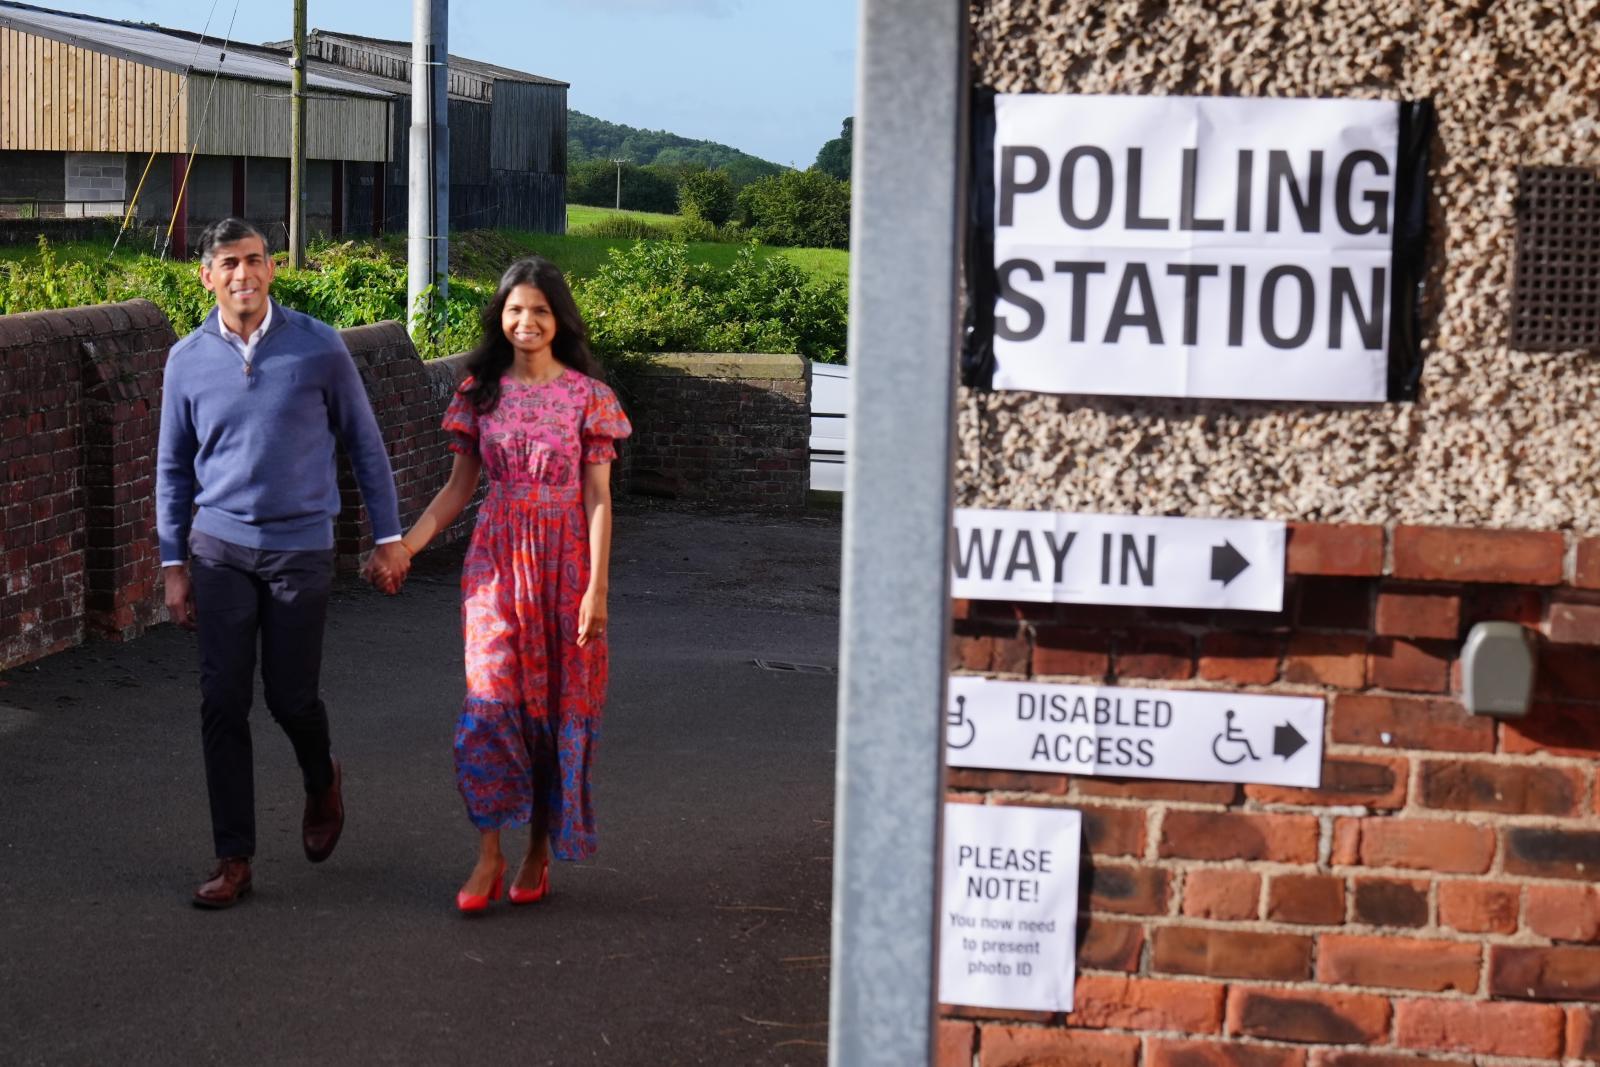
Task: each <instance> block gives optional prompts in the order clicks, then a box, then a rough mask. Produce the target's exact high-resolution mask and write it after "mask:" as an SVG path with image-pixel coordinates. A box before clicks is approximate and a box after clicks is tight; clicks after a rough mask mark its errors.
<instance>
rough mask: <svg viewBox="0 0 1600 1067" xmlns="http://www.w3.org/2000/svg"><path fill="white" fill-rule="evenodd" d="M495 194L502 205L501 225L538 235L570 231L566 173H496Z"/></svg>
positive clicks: (503, 171) (499, 224)
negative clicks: (568, 225) (530, 231)
mask: <svg viewBox="0 0 1600 1067" xmlns="http://www.w3.org/2000/svg"><path fill="white" fill-rule="evenodd" d="M493 195H494V198H495V200H496V201H497V202H498V204H499V206H500V213H499V214H500V221H499V222H498V223H496V225H498V226H502V227H505V228H507V229H513V230H532V231H534V232H536V233H565V232H566V231H567V176H566V175H565V174H532V173H529V172H527V171H516V170H497V171H495V172H494V193H493Z"/></svg>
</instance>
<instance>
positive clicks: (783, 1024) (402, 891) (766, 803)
mask: <svg viewBox="0 0 1600 1067" xmlns="http://www.w3.org/2000/svg"><path fill="white" fill-rule="evenodd" d="M615 544H616V551H615V562H614V574H613V579H612V595H611V615H612V620H611V623H610V627H609V629H610V636H611V642H612V676H611V695H610V699H609V702H608V705H607V709H606V720H605V727H604V729H605V733H604V735H603V738H602V741H601V746H600V754H599V763H598V768H597V771H596V810H597V815H598V819H599V826H600V850H599V852H598V854H597V855H596V856H595V858H594V859H593V860H592V861H589V862H585V863H582V864H557V865H555V866H554V867H553V868H552V871H551V888H552V895H551V897H550V898H549V899H547V900H546V901H545V902H543V903H541V904H538V905H535V906H531V907H522V908H516V909H512V908H510V907H508V906H506V905H505V903H504V902H503V901H502V902H500V903H499V904H498V905H495V906H494V907H492V909H491V911H490V912H489V913H488V914H486V915H484V916H483V917H481V918H476V919H467V918H462V917H460V916H458V915H457V914H456V913H455V911H454V905H453V901H454V895H455V891H456V889H457V888H458V887H459V885H460V883H461V881H462V880H463V879H464V878H465V876H466V874H467V872H468V870H469V869H470V867H471V863H472V858H473V855H474V852H475V848H476V841H475V838H476V835H475V833H474V831H473V830H472V828H471V825H470V824H469V823H468V822H467V821H466V817H465V814H464V811H463V808H462V805H461V801H460V799H459V797H458V796H457V794H456V792H455V787H454V781H453V776H452V762H451V753H450V743H451V736H452V731H453V727H454V722H455V718H456V714H457V712H458V710H459V707H460V701H461V696H462V676H461V637H460V627H459V607H458V605H459V599H458V585H457V580H458V577H459V572H460V553H459V550H456V549H442V550H439V551H437V552H433V553H427V554H424V556H423V557H421V558H419V560H418V564H417V568H416V570H415V571H414V577H413V580H412V582H411V583H410V585H409V586H408V588H407V590H406V592H405V593H404V594H403V595H401V596H400V597H398V598H394V599H389V598H385V597H382V596H381V595H379V594H377V593H376V592H374V591H372V590H370V589H368V588H367V587H366V586H364V585H362V584H360V583H359V582H358V581H355V580H354V579H349V580H341V581H340V583H339V584H338V586H337V587H336V591H335V598H334V603H333V605H332V608H331V610H330V616H329V632H328V637H327V643H326V663H325V667H324V674H323V686H324V696H325V699H326V700H327V702H328V705H329V708H330V714H331V717H332V726H333V736H334V748H335V751H336V752H337V754H338V755H339V756H340V757H341V758H342V759H343V761H344V763H345V790H346V801H347V807H348V821H347V824H346V829H345V834H344V838H343V840H342V841H341V843H340V845H339V848H338V851H337V852H336V853H335V854H334V856H333V858H332V859H330V860H329V861H328V862H326V863H324V864H321V865H318V866H313V865H311V864H309V863H307V862H306V860H305V858H304V857H303V855H302V854H301V851H300V845H299V818H300V809H301V804H302V800H303V795H302V794H301V792H300V788H299V774H298V771H297V769H296V768H295V765H294V760H293V755H292V753H291V751H290V749H289V745H288V742H287V740H286V739H285V738H284V737H283V735H282V733H281V732H280V731H279V730H278V729H277V726H276V725H275V724H274V723H273V722H272V720H271V718H270V716H269V715H268V714H267V712H266V709H265V706H264V705H263V704H262V703H261V701H260V698H259V693H258V696H257V701H256V705H255V711H254V712H253V714H252V724H253V726H254V733H255V753H256V793H257V807H258V822H259V846H258V853H257V858H256V864H255V891H254V893H253V895H252V896H251V897H249V898H247V899H246V900H245V901H244V902H243V903H241V904H240V905H239V906H238V907H235V908H233V909H231V910H229V911H224V912H203V911H200V910H197V909H194V908H192V907H191V906H190V905H189V903H188V898H189V894H190V892H191V891H192V890H193V888H194V886H195V884H197V883H198V882H199V881H200V880H201V879H202V878H203V877H204V876H205V875H206V874H207V873H208V868H209V865H210V831H209V823H208V820H207V817H206V805H205V788H204V779H203V771H202V767H201V761H200V738H199V713H198V693H197V682H196V678H197V672H196V667H195V650H194V645H193V640H192V638H191V636H190V635H188V634H185V633H183V632H181V631H179V630H177V629H176V628H174V627H171V626H163V627H159V628H157V629H156V630H154V631H152V632H151V633H150V634H148V635H146V636H145V637H143V638H141V639H139V640H137V641H134V642H131V643H128V644H110V643H105V642H91V643H90V644H88V645H85V646H83V647H81V648H78V649H74V650H72V651H69V652H65V653H62V654H61V655H58V656H54V657H51V658H49V659H47V660H44V661H41V662H39V663H37V664H33V665H29V666H27V667H23V668H18V669H16V670H13V671H10V672H7V673H6V674H4V675H0V1061H3V1062H5V1063H7V1064H111V1063H115V1064H197V1063H237V1062H245V1063H274V1064H277V1063H283V1064H297V1063H308V1064H309V1063H317V1064H328V1063H362V1064H365V1063H407V1064H416V1063H429V1064H458V1063H459V1064H488V1063H494V1062H513V1063H516V1064H519V1065H533V1064H559V1065H567V1064H627V1065H634V1064H641V1065H648V1064H747V1063H748V1064H769V1063H770V1064H819V1063H822V1062H824V1060H825V1040H826V1018H827V974H828V972H827V954H828V950H829V944H828V938H829V922H828V919H829V915H828V912H829V894H830V879H831V852H832V824H831V819H832V808H833V760H834V708H835V684H836V678H835V677H834V676H833V675H831V674H827V673H812V672H808V671H804V670H801V671H790V670H766V669H762V668H760V667H758V666H756V665H755V664H754V663H753V662H752V661H753V660H755V659H766V660H772V661H781V662H786V663H794V664H801V665H821V666H829V667H831V666H832V665H834V664H835V663H836V662H837V622H836V617H837V606H838V563H837V560H838V545H839V528H838V524H837V521H836V520H835V519H833V518H830V517H827V516H810V517H804V518H799V519H776V518H771V517H761V516H748V515H746V516H737V515H734V516H729V515H721V516H716V515H707V514H704V513H694V512H673V511H662V510H632V511H628V510H624V511H623V513H622V514H620V515H619V517H618V521H617V533H616V542H615ZM512 843H513V842H512V841H508V844H512ZM514 844H515V847H517V848H520V847H521V840H520V838H518V839H515V840H514ZM508 1057H510V1059H509V1060H508V1059H507V1058H508Z"/></svg>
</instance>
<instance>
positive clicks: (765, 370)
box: [640, 352, 811, 381]
mask: <svg viewBox="0 0 1600 1067" xmlns="http://www.w3.org/2000/svg"><path fill="white" fill-rule="evenodd" d="M810 370H811V365H810V363H809V362H808V361H807V360H806V358H805V357H804V356H797V355H784V354H779V353H772V354H762V353H742V352H660V353H656V354H655V355H652V356H651V357H650V358H649V359H648V360H647V361H646V362H645V364H644V366H643V367H641V368H640V373H641V374H645V375H650V376H661V377H668V376H683V377H689V378H735V379H741V380H751V381H756V380H759V381H765V380H771V379H775V378H793V379H800V378H804V377H805V376H806V375H807V374H808V373H810Z"/></svg>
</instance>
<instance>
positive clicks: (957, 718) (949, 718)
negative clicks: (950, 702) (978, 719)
mask: <svg viewBox="0 0 1600 1067" xmlns="http://www.w3.org/2000/svg"><path fill="white" fill-rule="evenodd" d="M944 726H945V734H944V739H945V744H947V745H949V746H950V747H951V748H966V747H967V746H968V745H970V744H972V742H973V739H974V738H976V737H977V736H978V724H977V723H975V722H973V721H972V720H971V719H969V718H967V698H966V697H956V708H955V710H954V711H947V712H945V713H944ZM963 726H965V727H966V728H967V739H966V740H965V741H963V742H961V743H960V744H959V745H958V744H956V743H955V742H954V741H952V740H951V738H952V737H954V736H955V735H954V734H952V733H951V732H950V731H952V730H959V729H960V728H961V727H963Z"/></svg>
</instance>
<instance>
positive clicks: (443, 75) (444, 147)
mask: <svg viewBox="0 0 1600 1067" xmlns="http://www.w3.org/2000/svg"><path fill="white" fill-rule="evenodd" d="M449 15H450V4H449V2H448V0H411V153H410V168H411V170H410V174H409V175H408V181H409V187H410V200H409V208H410V210H409V212H408V213H407V222H408V239H407V242H406V252H407V255H406V309H407V310H406V320H407V323H408V324H409V326H410V328H411V333H412V336H413V337H414V336H416V332H417V329H418V327H419V325H420V324H421V323H420V321H419V319H420V316H421V315H422V314H423V313H424V312H425V311H426V310H427V309H425V308H421V307H419V306H418V302H419V301H420V299H421V297H422V294H423V291H424V290H426V289H427V288H428V286H430V285H431V286H433V287H434V300H435V301H436V302H440V303H442V302H443V300H444V298H445V296H446V293H447V291H448V286H449V275H448V273H447V272H448V270H449V264H450V244H449V233H450V110H449V109H450V98H449V95H448V93H447V90H448V88H449V74H450V71H449V57H450V49H449V34H448V21H449Z"/></svg>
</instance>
